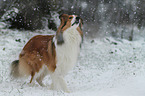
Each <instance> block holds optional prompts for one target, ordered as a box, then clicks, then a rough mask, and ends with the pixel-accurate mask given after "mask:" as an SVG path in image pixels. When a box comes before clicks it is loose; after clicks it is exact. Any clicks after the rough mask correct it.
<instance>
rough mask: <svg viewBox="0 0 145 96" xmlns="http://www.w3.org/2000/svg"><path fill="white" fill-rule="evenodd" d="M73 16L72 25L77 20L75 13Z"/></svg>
mask: <svg viewBox="0 0 145 96" xmlns="http://www.w3.org/2000/svg"><path fill="white" fill-rule="evenodd" d="M72 16H73V19H72V20H71V25H72V24H73V23H74V22H75V21H76V16H75V15H72Z"/></svg>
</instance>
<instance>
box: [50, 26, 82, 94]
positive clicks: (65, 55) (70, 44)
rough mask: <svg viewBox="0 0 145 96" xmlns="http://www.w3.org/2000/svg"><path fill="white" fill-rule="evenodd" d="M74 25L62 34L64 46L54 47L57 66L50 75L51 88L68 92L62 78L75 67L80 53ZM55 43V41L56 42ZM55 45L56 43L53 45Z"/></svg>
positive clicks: (78, 35) (77, 35)
mask: <svg viewBox="0 0 145 96" xmlns="http://www.w3.org/2000/svg"><path fill="white" fill-rule="evenodd" d="M77 27H78V25H74V26H72V27H70V28H68V29H67V30H65V31H64V32H63V39H64V44H62V45H57V46H56V56H57V64H56V69H55V72H54V73H52V74H51V78H52V83H53V84H52V88H53V89H55V90H63V91H66V92H68V89H67V86H66V83H65V81H64V79H63V78H64V76H65V75H66V74H67V73H68V72H69V71H70V70H71V69H72V68H73V67H74V66H75V64H76V61H77V57H78V55H79V51H80V43H81V36H80V34H79V32H78V31H77V30H76V28H77ZM56 42H57V41H56ZM55 44H56V43H55Z"/></svg>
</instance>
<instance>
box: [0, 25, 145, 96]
mask: <svg viewBox="0 0 145 96" xmlns="http://www.w3.org/2000/svg"><path fill="white" fill-rule="evenodd" d="M47 33H53V32H52V31H50V30H49V31H46V30H41V31H36V32H28V31H25V32H21V31H18V30H9V29H3V28H0V96H145V40H144V39H143V38H141V39H139V40H136V41H133V42H129V41H127V40H117V39H113V38H111V37H105V38H98V39H97V38H96V39H87V38H85V40H84V43H83V45H82V49H81V53H80V56H79V59H78V63H77V65H76V67H75V68H74V70H72V71H71V72H70V73H69V74H68V75H67V76H66V78H65V80H66V81H67V85H68V87H69V89H70V90H71V93H64V92H57V91H53V90H49V86H50V84H51V79H50V77H49V76H47V77H46V78H45V79H44V80H43V82H44V83H45V84H46V86H47V87H41V86H39V85H38V84H37V83H36V85H35V86H33V87H32V86H30V85H28V84H27V83H28V82H29V80H30V78H28V79H19V80H12V79H11V78H10V75H9V74H10V64H11V62H12V61H14V60H16V59H18V55H19V53H20V51H21V49H22V48H23V46H24V45H25V43H26V42H27V41H28V40H29V39H30V38H31V37H32V36H34V35H37V34H47Z"/></svg>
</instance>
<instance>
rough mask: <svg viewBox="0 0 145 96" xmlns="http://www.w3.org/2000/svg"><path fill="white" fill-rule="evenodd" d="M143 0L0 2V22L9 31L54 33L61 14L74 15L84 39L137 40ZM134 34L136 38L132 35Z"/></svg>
mask: <svg viewBox="0 0 145 96" xmlns="http://www.w3.org/2000/svg"><path fill="white" fill-rule="evenodd" d="M144 5H145V1H144V0H0V17H1V21H3V22H7V23H8V24H9V25H8V26H7V27H9V28H18V29H25V30H36V29H43V28H46V27H48V28H49V29H53V30H56V29H57V27H58V25H59V23H58V19H57V18H58V16H59V15H60V14H63V13H66V14H77V15H79V16H81V17H82V18H83V20H84V32H85V34H86V36H91V37H96V36H104V35H106V34H107V35H111V36H113V37H117V38H125V39H128V40H131V41H132V40H133V39H136V34H137V35H142V34H141V33H139V32H134V30H135V29H137V30H141V29H143V28H144V27H145V10H144V9H145V6H144ZM134 35H135V36H134Z"/></svg>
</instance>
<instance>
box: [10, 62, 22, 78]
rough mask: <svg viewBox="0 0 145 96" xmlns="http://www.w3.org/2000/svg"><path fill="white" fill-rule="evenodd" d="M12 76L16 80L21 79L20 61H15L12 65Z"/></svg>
mask: <svg viewBox="0 0 145 96" xmlns="http://www.w3.org/2000/svg"><path fill="white" fill-rule="evenodd" d="M10 75H11V76H12V77H14V78H18V77H20V72H19V60H15V61H13V62H12V63H11V74H10Z"/></svg>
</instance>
